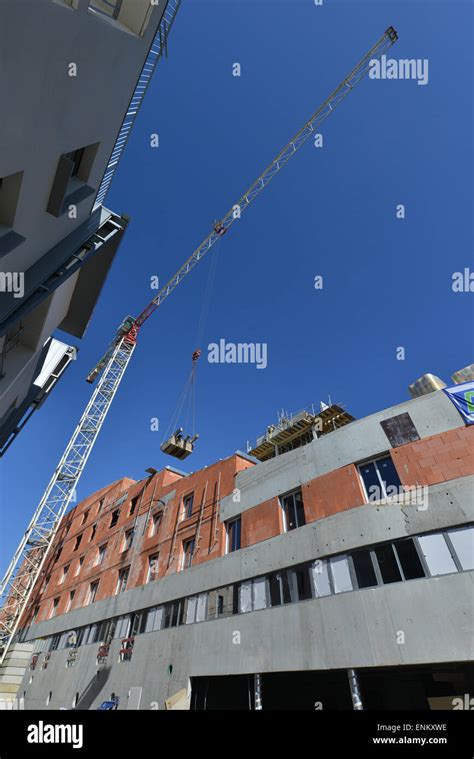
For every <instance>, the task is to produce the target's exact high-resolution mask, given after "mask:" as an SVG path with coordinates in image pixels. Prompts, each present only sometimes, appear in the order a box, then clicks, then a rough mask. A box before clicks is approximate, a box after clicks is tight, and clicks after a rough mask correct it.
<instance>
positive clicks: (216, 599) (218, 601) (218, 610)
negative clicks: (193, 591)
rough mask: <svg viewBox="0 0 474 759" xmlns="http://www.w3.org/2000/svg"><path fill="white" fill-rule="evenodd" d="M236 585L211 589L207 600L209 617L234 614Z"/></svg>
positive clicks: (215, 617) (214, 617)
mask: <svg viewBox="0 0 474 759" xmlns="http://www.w3.org/2000/svg"><path fill="white" fill-rule="evenodd" d="M234 590H235V588H234V585H227V586H225V587H223V588H217V590H211V591H210V592H209V594H208V601H207V619H217V618H218V617H228V616H230V615H231V614H234V613H235V612H234V609H235V604H234Z"/></svg>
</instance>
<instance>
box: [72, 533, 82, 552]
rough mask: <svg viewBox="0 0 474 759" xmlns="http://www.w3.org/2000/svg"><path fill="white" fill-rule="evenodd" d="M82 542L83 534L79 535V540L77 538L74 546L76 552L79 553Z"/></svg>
mask: <svg viewBox="0 0 474 759" xmlns="http://www.w3.org/2000/svg"><path fill="white" fill-rule="evenodd" d="M81 540H82V533H81V535H78V536H77V538H76V544H75V546H74V550H75V551H77V549H78V548H79V546H80V545H81Z"/></svg>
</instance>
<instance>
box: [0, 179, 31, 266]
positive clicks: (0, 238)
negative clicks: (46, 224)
mask: <svg viewBox="0 0 474 759" xmlns="http://www.w3.org/2000/svg"><path fill="white" fill-rule="evenodd" d="M22 181H23V172H22V171H19V172H18V173H16V174H10V175H9V176H7V177H0V257H1V256H3V255H6V254H7V253H9V252H10V251H11V250H13V249H14V248H16V247H17V246H18V245H19V244H20V243H21V242H23V240H24V239H25V238H24V237H23V236H22V235H20V234H18V233H17V232H14V231H13V229H12V227H13V226H14V223H15V216H16V210H17V206H18V200H19V197H20V191H21V183H22Z"/></svg>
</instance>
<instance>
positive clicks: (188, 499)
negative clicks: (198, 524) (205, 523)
mask: <svg viewBox="0 0 474 759" xmlns="http://www.w3.org/2000/svg"><path fill="white" fill-rule="evenodd" d="M193 503H194V493H190V494H189V495H185V496H184V498H183V519H189V518H190V517H191V516H192V513H193Z"/></svg>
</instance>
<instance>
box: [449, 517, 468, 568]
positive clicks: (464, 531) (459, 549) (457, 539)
mask: <svg viewBox="0 0 474 759" xmlns="http://www.w3.org/2000/svg"><path fill="white" fill-rule="evenodd" d="M448 536H449V539H450V540H451V543H452V544H453V548H454V550H455V551H456V555H457V557H458V561H459V563H460V565H461V567H462V568H463V569H474V527H458V528H456V529H454V530H448Z"/></svg>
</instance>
